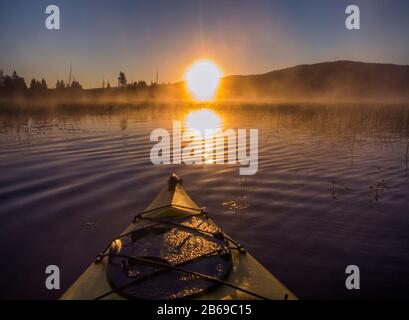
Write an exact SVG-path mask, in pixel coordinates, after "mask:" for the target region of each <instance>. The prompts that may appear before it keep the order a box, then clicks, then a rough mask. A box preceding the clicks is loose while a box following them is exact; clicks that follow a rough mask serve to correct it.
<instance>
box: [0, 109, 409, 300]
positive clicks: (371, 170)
mask: <svg viewBox="0 0 409 320" xmlns="http://www.w3.org/2000/svg"><path fill="white" fill-rule="evenodd" d="M196 108H197V107H196ZM202 108H207V109H209V110H210V111H211V112H214V113H215V114H216V115H217V117H219V118H220V120H221V123H222V125H223V127H224V128H258V129H259V171H258V173H257V174H256V175H255V176H250V177H248V178H247V179H244V178H240V177H239V175H238V170H239V167H238V166H227V165H226V166H220V165H217V166H216V165H195V166H186V165H180V166H174V165H171V166H154V165H152V164H151V162H150V159H149V153H150V149H151V148H152V146H153V145H154V143H152V142H150V141H149V136H150V133H151V131H152V130H153V129H155V128H171V126H172V120H181V121H184V119H185V118H186V116H188V114H189V112H190V111H191V109H192V107H187V106H186V107H171V106H146V107H135V108H129V107H128V108H125V109H124V110H122V111H116V112H101V113H92V114H88V113H84V114H69V113H68V114H67V113H58V112H53V113H50V114H41V115H38V114H37V115H36V114H31V115H25V114H19V115H14V116H9V115H4V114H2V115H0V247H1V252H2V257H3V258H2V259H1V260H2V263H1V265H0V272H1V280H0V298H42V299H51V298H57V297H59V296H60V295H61V294H62V292H63V291H64V290H65V289H67V288H68V286H69V285H70V284H72V283H73V281H74V280H75V279H76V278H77V277H78V276H79V275H80V274H81V273H82V272H83V271H84V269H85V268H86V267H87V266H88V265H89V264H90V263H91V262H92V261H93V259H94V257H95V255H96V254H97V253H98V252H99V251H100V250H101V249H102V248H103V247H104V246H105V245H106V244H107V241H109V239H111V238H112V237H114V236H115V235H117V234H118V233H120V232H121V231H122V230H123V229H124V228H125V227H126V226H127V225H128V224H129V223H130V221H131V219H132V217H133V215H134V214H135V213H137V212H139V211H142V210H143V209H144V208H145V207H146V206H147V205H148V203H149V202H150V201H151V199H153V197H154V196H155V195H156V193H157V192H158V190H159V189H160V188H161V186H162V185H163V184H164V182H165V181H166V179H167V177H168V175H169V174H170V173H171V172H172V171H175V172H176V173H178V174H179V175H181V176H182V177H183V178H184V180H185V187H186V189H187V190H188V192H189V193H190V194H191V196H192V198H193V199H194V200H196V201H197V202H198V204H199V205H201V206H206V207H208V210H209V213H210V215H211V217H212V218H213V219H214V220H215V221H216V222H217V223H218V224H219V225H220V227H221V228H222V229H223V230H225V231H226V232H227V233H229V234H230V235H231V236H232V237H233V238H235V239H236V240H238V241H239V242H241V243H242V244H244V246H245V247H246V248H247V249H248V250H249V251H251V252H252V253H253V254H254V256H255V257H256V258H257V259H259V260H260V261H261V262H262V263H263V264H264V266H265V267H266V268H267V269H269V270H270V271H271V272H272V273H273V274H274V275H276V276H277V277H278V278H279V279H280V280H281V281H282V282H283V283H284V284H286V285H287V286H288V287H289V288H290V289H291V290H292V291H293V292H294V293H295V294H296V295H298V296H299V297H300V298H304V299H305V298H307V299H318V298H391V297H399V298H408V297H409V232H408V231H409V192H408V191H409V170H407V164H406V160H407V159H406V153H407V145H408V141H409V135H408V133H409V120H408V119H409V107H405V106H337V107H336V106H250V105H246V106H202ZM50 264H56V265H58V266H60V269H61V282H62V283H61V287H62V289H61V291H48V290H46V289H45V286H44V280H45V273H44V272H45V268H46V266H47V265H50ZM351 264H354V265H358V266H359V267H360V270H361V290H359V291H353V292H350V291H348V290H346V289H345V285H344V282H345V268H346V266H347V265H351Z"/></svg>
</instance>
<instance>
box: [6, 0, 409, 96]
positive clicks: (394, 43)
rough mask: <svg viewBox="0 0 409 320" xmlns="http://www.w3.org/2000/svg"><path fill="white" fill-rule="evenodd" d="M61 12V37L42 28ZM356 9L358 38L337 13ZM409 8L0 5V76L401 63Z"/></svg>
mask: <svg viewBox="0 0 409 320" xmlns="http://www.w3.org/2000/svg"><path fill="white" fill-rule="evenodd" d="M49 4H55V5H58V6H59V7H60V10H61V30H58V31H50V30H47V29H46V28H45V26H44V22H45V18H46V15H45V13H44V11H45V8H46V6H47V5H49ZM348 4H357V5H359V6H360V9H361V30H359V31H348V30H346V28H345V24H344V23H345V18H346V15H345V13H344V12H345V8H346V6H347V5H348ZM408 13H409V1H406V0H389V1H385V0H362V1H358V0H354V1H352V0H351V1H344V0H337V1H328V0H327V1H324V0H310V1H299V0H298V1H296V0H280V1H274V0H252V1H250V0H218V1H213V0H166V1H165V0H150V1H137V0H134V1H131V0H116V1H114V0H88V1H87V0H82V1H81V0H52V1H50V0H48V1H43V0H13V1H11V0H9V1H7V0H2V1H1V2H0V43H1V47H0V48H1V49H0V68H2V69H3V70H5V71H6V72H8V73H10V72H11V71H12V70H14V69H15V70H17V72H18V73H19V74H22V75H23V76H25V77H26V78H31V77H33V76H35V77H37V78H41V77H45V78H46V79H47V80H48V82H49V83H50V84H54V83H55V81H56V80H57V79H58V78H60V79H61V78H62V79H65V78H67V76H68V69H69V64H70V63H72V65H73V72H74V75H75V76H76V78H77V79H78V80H79V81H80V82H81V83H82V84H83V85H84V87H86V88H88V87H94V86H100V85H101V82H102V78H103V77H104V78H105V79H106V80H109V81H110V82H111V83H112V84H115V83H116V76H117V74H118V72H119V71H120V70H123V71H125V73H126V74H127V76H128V79H129V80H132V79H133V80H139V79H144V80H146V81H150V80H153V79H154V77H155V73H156V70H159V77H160V81H163V82H173V81H179V80H181V79H182V78H183V74H184V72H185V70H186V67H187V66H188V65H189V64H190V63H192V62H193V61H195V60H197V59H198V58H202V57H206V58H210V59H213V60H215V61H216V62H217V64H218V65H219V66H220V67H221V69H222V70H223V73H224V74H252V73H263V72H267V71H271V70H274V69H277V68H283V67H287V66H292V65H296V64H301V63H315V62H322V61H332V60H341V59H348V60H359V61H370V62H391V63H398V64H409V42H408V39H409V38H408V34H409V18H408V17H407V15H408Z"/></svg>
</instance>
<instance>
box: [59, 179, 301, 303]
mask: <svg viewBox="0 0 409 320" xmlns="http://www.w3.org/2000/svg"><path fill="white" fill-rule="evenodd" d="M145 212H148V213H145V214H143V217H149V218H161V217H167V218H168V217H172V216H175V217H179V216H188V215H194V214H199V213H200V212H201V209H200V208H199V207H198V206H197V204H196V203H195V202H194V201H193V200H192V199H191V198H190V197H189V195H188V194H187V193H186V191H185V190H184V188H183V186H182V185H181V183H177V184H176V185H174V186H173V188H170V187H169V185H168V184H166V186H165V187H164V188H163V189H162V190H161V192H160V193H159V194H158V195H157V197H156V198H155V199H154V200H153V201H152V203H151V204H150V205H149V206H148V207H147V208H146V210H145ZM136 226H137V223H136V224H135V223H132V224H131V225H130V226H128V228H127V229H126V230H125V231H124V232H123V233H122V234H126V233H128V232H130V231H132V230H133V229H135V227H136ZM231 254H232V269H231V271H230V273H229V275H228V277H227V279H226V280H225V281H226V282H228V283H229V284H232V285H234V286H236V287H239V288H241V289H244V290H247V291H250V292H252V293H255V294H257V295H259V296H262V297H265V298H267V299H272V300H285V299H288V300H295V299H297V298H296V296H295V295H294V294H293V293H292V292H291V291H290V290H289V289H287V288H286V287H285V286H284V285H283V284H282V283H281V282H280V281H279V280H278V279H277V278H276V277H274V276H273V275H272V274H271V273H270V272H269V271H267V270H266V269H265V268H264V267H263V266H262V265H261V264H260V263H259V262H258V261H257V260H256V259H255V258H254V257H253V256H252V255H251V254H250V253H248V252H245V253H243V252H241V251H239V250H231ZM108 260H109V258H108V257H107V256H105V257H104V258H103V259H102V260H101V261H100V262H99V263H93V264H91V265H90V266H89V267H88V269H87V270H86V271H85V272H84V273H83V274H82V275H81V276H80V277H79V278H78V279H77V280H76V281H75V282H74V284H73V285H72V286H71V287H70V288H69V289H68V290H67V291H66V292H65V293H64V294H63V295H62V297H61V299H63V300H91V299H95V298H97V297H99V296H101V295H103V294H105V293H107V292H109V291H111V290H112V288H111V286H110V284H109V282H108V280H107V275H106V267H107V263H108ZM104 299H109V300H119V299H121V300H122V299H125V298H124V297H122V296H120V295H119V294H117V293H112V294H110V295H108V296H106V297H105V298H104ZM195 299H205V300H228V299H255V297H254V296H252V295H250V294H248V293H245V292H243V291H241V290H238V289H235V288H232V287H229V286H226V285H223V284H220V285H219V286H218V287H217V288H216V289H214V290H212V291H210V292H206V293H204V294H202V295H198V296H195Z"/></svg>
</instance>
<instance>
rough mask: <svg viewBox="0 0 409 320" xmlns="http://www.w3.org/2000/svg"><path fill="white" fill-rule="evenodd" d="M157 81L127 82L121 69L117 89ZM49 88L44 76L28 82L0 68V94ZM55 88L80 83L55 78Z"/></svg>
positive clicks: (72, 87)
mask: <svg viewBox="0 0 409 320" xmlns="http://www.w3.org/2000/svg"><path fill="white" fill-rule="evenodd" d="M156 86H158V83H156V82H153V81H151V83H150V84H149V85H148V84H147V83H146V81H144V80H139V81H134V82H128V80H127V78H126V75H125V73H124V72H123V71H121V72H119V75H118V86H117V87H118V88H119V89H145V88H148V87H156ZM48 89H49V87H48V85H47V82H46V80H45V79H44V78H42V79H41V80H37V79H35V78H33V79H31V81H30V84H29V85H28V86H27V83H26V81H25V79H24V78H23V77H20V76H19V75H18V74H17V72H16V71H13V73H12V74H11V75H8V74H4V72H3V70H0V94H16V93H26V92H36V93H41V92H46V91H47V90H48ZM55 89H56V90H66V89H69V90H82V89H83V88H82V85H81V84H80V82H79V81H77V80H76V79H75V78H74V79H73V80H72V81H71V82H69V83H65V82H64V80H57V82H56V84H55ZM102 89H111V85H110V83H109V82H108V83H107V85H106V86H105V83H103V85H102Z"/></svg>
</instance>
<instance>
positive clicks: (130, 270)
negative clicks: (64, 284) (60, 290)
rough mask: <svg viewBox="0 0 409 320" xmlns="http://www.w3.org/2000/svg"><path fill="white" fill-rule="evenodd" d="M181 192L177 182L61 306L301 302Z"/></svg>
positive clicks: (92, 267) (171, 183)
mask: <svg viewBox="0 0 409 320" xmlns="http://www.w3.org/2000/svg"><path fill="white" fill-rule="evenodd" d="M182 184H183V180H182V179H181V178H179V177H178V176H177V175H175V174H172V175H171V177H170V178H169V180H168V181H167V182H166V184H165V186H164V187H163V189H162V190H161V191H160V192H159V194H158V195H157V196H156V198H155V199H154V200H153V201H152V202H151V203H150V204H149V206H148V207H147V208H146V209H145V210H144V211H143V212H141V213H138V214H136V215H135V217H134V219H133V221H132V223H131V224H130V225H129V226H128V227H127V228H126V229H125V230H124V232H123V233H122V234H121V235H119V236H118V237H116V238H115V239H113V240H112V241H110V242H109V243H108V245H107V247H106V248H105V250H104V251H102V252H101V253H100V254H99V255H98V256H97V258H96V260H95V261H94V262H93V263H92V264H91V265H90V266H89V267H88V269H87V270H86V271H85V272H84V273H83V274H82V275H81V276H80V277H79V278H78V279H77V280H76V281H75V282H74V284H72V286H71V287H70V288H69V289H68V290H67V291H66V292H65V293H64V294H63V295H62V297H61V299H63V300H91V299H104V300H105V299H110V300H119V299H181V298H184V299H186V298H187V299H206V300H226V299H272V300H296V299H297V298H296V296H295V295H294V294H293V293H292V292H291V291H290V290H289V289H287V288H286V287H285V286H284V285H283V284H282V283H281V282H280V281H279V280H278V279H277V278H276V277H274V276H273V275H272V274H271V273H270V272H269V271H267V270H266V269H265V268H264V267H263V266H262V265H261V264H260V263H259V262H258V261H257V260H256V259H255V258H254V257H253V256H252V255H251V254H250V253H249V252H247V251H246V250H245V248H244V247H243V246H242V245H240V244H238V243H237V242H236V241H234V240H233V239H232V238H230V237H229V236H228V235H227V234H225V233H224V232H222V230H221V229H220V228H219V227H218V226H217V225H216V224H215V223H214V222H213V221H212V220H211V219H210V218H209V214H208V213H207V211H206V209H205V208H200V207H199V206H198V205H197V204H196V203H195V202H194V201H193V200H192V199H191V198H190V197H189V195H188V194H187V193H186V191H185V189H184V187H183V185H182Z"/></svg>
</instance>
